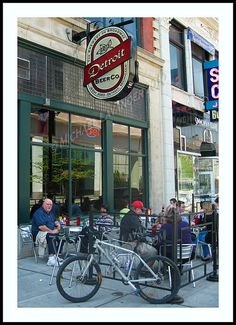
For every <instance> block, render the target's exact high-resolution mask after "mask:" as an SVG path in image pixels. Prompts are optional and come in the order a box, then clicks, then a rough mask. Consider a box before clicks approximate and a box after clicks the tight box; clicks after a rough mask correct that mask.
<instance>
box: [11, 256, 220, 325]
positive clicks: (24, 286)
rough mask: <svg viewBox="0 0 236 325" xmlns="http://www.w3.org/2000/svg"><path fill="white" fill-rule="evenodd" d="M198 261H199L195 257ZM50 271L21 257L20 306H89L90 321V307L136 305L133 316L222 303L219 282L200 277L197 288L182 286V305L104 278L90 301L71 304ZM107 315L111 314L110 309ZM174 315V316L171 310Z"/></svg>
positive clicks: (84, 307)
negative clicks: (148, 296) (152, 297)
mask: <svg viewBox="0 0 236 325" xmlns="http://www.w3.org/2000/svg"><path fill="white" fill-rule="evenodd" d="M195 263H199V262H198V261H197V260H196V261H195ZM207 269H208V270H210V272H211V270H212V264H211V263H208V264H207ZM51 272H52V267H50V266H47V265H46V260H41V259H39V262H38V263H36V262H35V260H34V257H27V258H24V259H19V260H18V284H17V286H18V297H17V300H18V302H17V304H18V308H48V309H50V308H57V309H60V310H61V309H64V308H69V309H70V310H72V309H76V310H77V311H78V313H79V314H80V315H81V311H82V310H84V309H86V310H87V314H86V320H87V319H89V318H90V317H92V316H94V310H92V309H91V311H90V310H89V309H88V308H91V307H92V308H95V309H99V310H100V309H102V310H103V309H104V308H105V309H106V310H107V309H108V308H112V309H113V308H117V310H119V308H122V310H123V311H125V310H124V309H123V308H125V309H128V308H136V309H134V310H135V312H133V315H134V316H135V315H137V314H138V313H139V312H140V309H145V308H147V310H148V315H151V310H153V311H154V310H156V313H157V314H158V315H159V316H160V311H161V310H162V311H163V310H166V311H167V308H171V310H172V311H174V310H175V309H178V310H180V309H184V308H186V307H187V308H192V307H197V308H217V307H218V306H219V300H218V282H212V281H207V280H206V277H204V278H202V279H200V280H198V281H197V282H196V287H195V288H194V287H193V286H192V284H188V285H187V286H184V287H182V288H181V289H180V291H179V293H178V295H180V296H181V297H182V298H183V299H184V302H183V303H182V304H164V305H156V304H150V303H148V302H147V301H145V300H144V299H143V298H141V297H140V296H137V295H135V294H133V292H132V289H131V287H130V286H128V285H124V284H123V283H122V282H121V281H117V280H112V279H107V278H103V281H102V285H101V288H100V289H99V291H98V292H97V293H96V295H95V296H94V297H92V298H91V299H90V300H88V301H86V302H84V303H71V302H69V301H67V300H66V299H64V298H63V297H62V296H61V295H60V293H59V292H58V290H57V287H56V279H55V276H56V272H55V275H54V278H53V281H52V285H49V281H50V277H51ZM200 272H202V271H200V270H198V269H196V270H195V278H196V276H198V275H200ZM185 277H186V275H185ZM56 314H57V312H56ZM70 314H71V312H70ZM105 314H106V315H108V313H107V311H106V312H105ZM122 314H123V312H122ZM142 314H143V313H142ZM171 314H172V315H173V313H172V312H171ZM184 314H185V312H184ZM166 316H167V315H166ZM103 317H104V314H103ZM110 321H111V320H110Z"/></svg>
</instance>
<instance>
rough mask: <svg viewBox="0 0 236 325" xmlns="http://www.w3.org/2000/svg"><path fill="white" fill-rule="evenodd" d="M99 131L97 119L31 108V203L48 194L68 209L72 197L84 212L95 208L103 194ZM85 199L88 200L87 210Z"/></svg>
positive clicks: (100, 131) (99, 123)
mask: <svg viewBox="0 0 236 325" xmlns="http://www.w3.org/2000/svg"><path fill="white" fill-rule="evenodd" d="M42 110H44V111H43V113H42ZM39 112H40V113H39ZM40 114H44V115H45V118H44V119H43V120H42V118H41V119H39V115H40ZM50 117H52V121H50ZM101 134H102V130H101V121H99V120H96V119H92V118H86V117H83V116H78V115H73V114H70V113H63V112H55V111H51V110H46V109H42V108H41V107H37V108H36V107H33V108H32V111H31V143H32V146H31V185H30V186H31V190H30V193H31V195H30V199H31V206H32V205H33V204H34V203H36V202H37V200H39V199H43V198H45V197H47V196H48V195H50V196H52V197H53V198H54V199H55V200H56V201H57V202H58V203H61V204H62V205H64V204H65V202H67V210H68V209H69V206H68V203H72V200H73V201H74V202H75V203H78V204H79V205H80V206H81V207H82V210H83V212H88V209H90V208H93V206H95V208H96V202H97V201H98V200H99V198H100V196H102V152H101V149H102V141H101V139H102V136H101ZM76 147H78V149H76ZM79 148H85V149H86V150H83V149H79ZM95 149H96V150H95ZM97 150H99V151H97ZM70 201H71V202H70ZM84 201H85V202H86V203H88V202H89V203H90V204H88V205H87V211H86V208H84V206H85V204H84Z"/></svg>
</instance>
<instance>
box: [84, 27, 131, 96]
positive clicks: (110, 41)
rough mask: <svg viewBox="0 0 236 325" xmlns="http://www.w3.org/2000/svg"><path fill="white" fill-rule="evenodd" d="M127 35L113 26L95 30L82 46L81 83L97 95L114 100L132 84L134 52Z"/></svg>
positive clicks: (125, 92)
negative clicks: (83, 63)
mask: <svg viewBox="0 0 236 325" xmlns="http://www.w3.org/2000/svg"><path fill="white" fill-rule="evenodd" d="M131 43H132V40H131V37H130V36H128V35H127V33H126V32H125V31H124V30H123V29H121V28H119V27H115V26H110V27H106V28H103V29H101V30H99V31H98V32H97V33H96V34H95V35H94V36H93V37H92V38H91V40H90V42H89V43H88V45H87V49H86V59H85V63H86V66H85V68H84V86H86V87H87V90H88V91H89V93H90V94H91V95H92V96H93V97H95V98H97V99H104V100H110V101H115V100H119V99H121V98H124V97H125V96H127V95H128V94H129V92H130V91H131V90H132V88H133V86H134V75H135V53H134V49H133V47H132V44H131Z"/></svg>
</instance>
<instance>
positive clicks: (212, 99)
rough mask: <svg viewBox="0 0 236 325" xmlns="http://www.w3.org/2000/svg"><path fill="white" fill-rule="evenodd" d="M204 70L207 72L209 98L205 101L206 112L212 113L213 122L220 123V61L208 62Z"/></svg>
mask: <svg viewBox="0 0 236 325" xmlns="http://www.w3.org/2000/svg"><path fill="white" fill-rule="evenodd" d="M203 69H204V70H207V86H208V96H207V99H208V100H207V101H205V110H206V111H208V110H209V111H210V117H211V121H218V118H219V115H218V111H219V62H218V60H212V61H206V62H204V63H203Z"/></svg>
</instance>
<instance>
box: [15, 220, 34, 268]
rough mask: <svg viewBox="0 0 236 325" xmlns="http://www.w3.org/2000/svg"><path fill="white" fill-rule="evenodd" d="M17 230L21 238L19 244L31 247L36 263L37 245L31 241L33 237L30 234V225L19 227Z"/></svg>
mask: <svg viewBox="0 0 236 325" xmlns="http://www.w3.org/2000/svg"><path fill="white" fill-rule="evenodd" d="M18 228H19V234H20V238H21V243H22V245H23V246H24V245H28V246H31V247H32V250H33V253H34V258H35V262H36V263H38V256H37V252H36V249H37V246H38V245H37V244H35V242H34V241H33V235H32V233H31V225H21V226H19V227H18Z"/></svg>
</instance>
